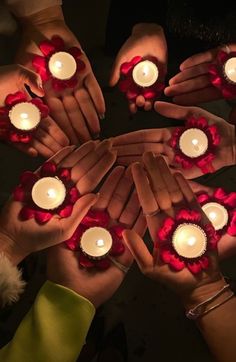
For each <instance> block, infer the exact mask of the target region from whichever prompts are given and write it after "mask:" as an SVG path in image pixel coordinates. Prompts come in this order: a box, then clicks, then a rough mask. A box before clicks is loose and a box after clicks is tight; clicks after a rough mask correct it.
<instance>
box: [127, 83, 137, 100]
mask: <svg viewBox="0 0 236 362" xmlns="http://www.w3.org/2000/svg"><path fill="white" fill-rule="evenodd" d="M139 94H140V88H139V87H138V86H137V85H135V84H131V86H130V87H129V89H128V91H127V93H126V97H127V98H128V99H129V100H130V101H132V100H134V99H136V98H137V96H138V95H139Z"/></svg>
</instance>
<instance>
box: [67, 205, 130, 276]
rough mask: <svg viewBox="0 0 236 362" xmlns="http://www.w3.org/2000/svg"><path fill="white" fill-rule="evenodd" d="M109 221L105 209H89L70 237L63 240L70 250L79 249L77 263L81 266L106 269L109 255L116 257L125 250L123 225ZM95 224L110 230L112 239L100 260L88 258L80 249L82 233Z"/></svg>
mask: <svg viewBox="0 0 236 362" xmlns="http://www.w3.org/2000/svg"><path fill="white" fill-rule="evenodd" d="M110 222H111V221H110V216H109V215H108V213H107V212H106V211H100V210H90V211H89V212H88V213H87V215H86V216H85V217H84V218H83V220H82V221H81V222H80V224H79V226H78V227H77V229H76V230H75V232H74V234H73V235H72V236H71V237H70V239H68V240H66V241H65V244H66V245H67V247H68V248H69V249H70V250H73V251H80V254H79V264H80V265H81V266H82V267H85V268H94V267H96V268H98V269H100V270H105V269H108V268H109V267H110V265H111V260H110V259H109V255H110V256H112V257H116V256H119V255H121V254H123V252H124V250H125V247H124V244H123V242H122V232H123V230H124V227H123V226H122V225H120V224H117V225H113V226H109V224H110ZM95 226H100V227H102V228H105V229H107V230H108V231H109V232H110V234H111V236H112V241H113V244H112V248H111V250H110V252H109V255H108V256H106V257H104V258H102V259H100V260H95V259H90V258H89V257H87V256H86V255H85V254H84V253H83V252H82V251H81V248H80V239H81V236H82V235H83V233H84V232H85V231H86V230H87V229H89V228H91V227H95Z"/></svg>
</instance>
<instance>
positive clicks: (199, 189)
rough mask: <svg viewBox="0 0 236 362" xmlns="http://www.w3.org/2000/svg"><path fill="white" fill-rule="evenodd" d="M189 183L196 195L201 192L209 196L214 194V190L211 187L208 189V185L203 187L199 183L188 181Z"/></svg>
mask: <svg viewBox="0 0 236 362" xmlns="http://www.w3.org/2000/svg"><path fill="white" fill-rule="evenodd" d="M188 183H189V186H190V187H191V189H192V190H193V192H194V193H195V194H197V193H199V192H206V193H208V194H209V195H212V193H213V189H212V188H211V187H208V186H206V185H201V184H199V183H198V182H195V181H191V180H188Z"/></svg>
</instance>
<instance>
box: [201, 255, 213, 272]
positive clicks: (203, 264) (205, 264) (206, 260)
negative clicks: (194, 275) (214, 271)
mask: <svg viewBox="0 0 236 362" xmlns="http://www.w3.org/2000/svg"><path fill="white" fill-rule="evenodd" d="M199 263H200V264H201V267H202V269H204V270H205V269H207V268H208V267H209V265H210V262H209V258H208V257H207V256H205V255H203V256H202V257H201V259H200V260H199Z"/></svg>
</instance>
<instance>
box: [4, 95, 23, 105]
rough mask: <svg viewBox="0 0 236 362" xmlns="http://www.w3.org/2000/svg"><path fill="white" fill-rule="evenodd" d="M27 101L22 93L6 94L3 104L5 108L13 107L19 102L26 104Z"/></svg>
mask: <svg viewBox="0 0 236 362" xmlns="http://www.w3.org/2000/svg"><path fill="white" fill-rule="evenodd" d="M26 101H27V97H26V94H25V93H23V92H16V93H14V94H8V96H7V97H6V99H5V104H6V105H7V106H10V107H12V106H14V105H15V104H17V103H20V102H26Z"/></svg>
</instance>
